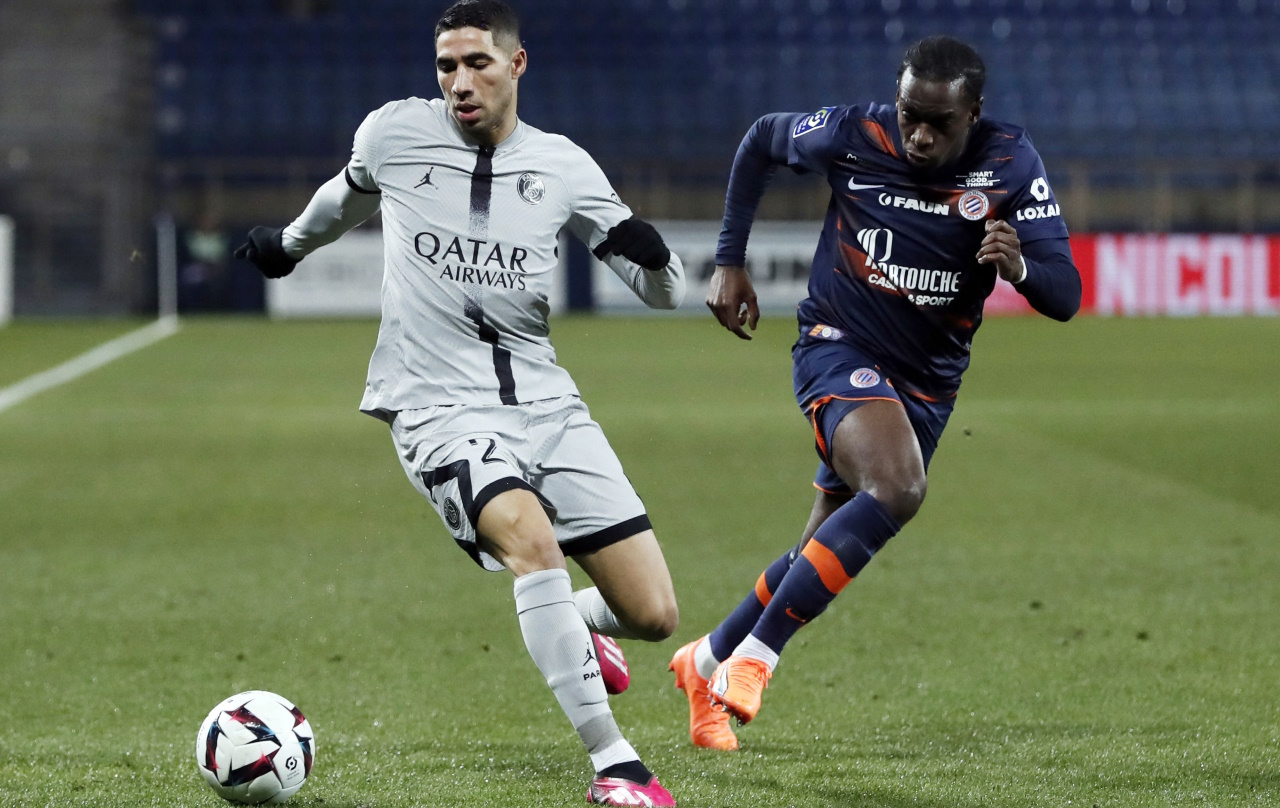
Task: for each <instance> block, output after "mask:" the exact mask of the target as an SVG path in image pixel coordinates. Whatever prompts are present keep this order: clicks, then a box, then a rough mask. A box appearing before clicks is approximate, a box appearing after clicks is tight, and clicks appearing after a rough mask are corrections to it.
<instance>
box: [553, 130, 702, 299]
mask: <svg viewBox="0 0 1280 808" xmlns="http://www.w3.org/2000/svg"><path fill="white" fill-rule="evenodd" d="M573 149H574V150H576V152H577V154H576V155H573V159H572V160H571V161H569V162H568V163H566V164H565V166H564V169H563V174H562V175H561V179H563V180H564V182H565V185H566V186H567V190H568V193H569V197H570V199H571V200H572V205H573V212H572V214H571V215H570V217H569V223H568V228H569V232H570V233H572V234H573V235H574V236H576V237H577V238H578V239H579V240H580V241H582V243H583V244H586V245H587V249H589V250H594V249H595V248H596V247H597V246H598V245H599V244H600V242H602V241H604V239H605V236H607V235H608V233H609V229H610V228H612V227H613V226H614V225H616V224H618V223H619V222H621V221H623V220H624V219H629V218H631V208H629V207H627V206H626V205H625V204H624V203H623V202H622V200H621V199H619V198H618V194H617V192H616V191H614V190H613V186H612V185H610V183H609V180H608V178H607V177H605V175H604V172H603V171H601V170H600V166H598V165H596V161H595V160H593V159H591V155H589V154H587V153H586V152H585V151H583V150H582V149H580V148H578V147H577V146H574V147H573ZM570 154H571V153H570ZM602 260H603V261H604V262H605V264H607V265H608V267H609V268H610V269H612V270H613V272H614V274H615V275H617V276H618V277H619V278H621V279H622V282H623V283H625V284H627V286H629V287H630V288H631V291H633V292H635V294H636V296H637V297H639V298H640V299H641V300H643V301H644V302H645V305H647V306H649V307H650V308H654V309H674V308H676V307H677V306H679V305H680V302H681V301H682V300H683V299H684V292H685V281H684V266H683V264H681V262H680V257H679V256H678V255H676V254H675V253H674V252H673V253H671V260H670V261H669V262H668V263H667V266H666V267H664V268H662V269H660V270H657V271H653V270H647V269H645V268H644V267H641V266H638V265H637V264H634V263H632V262H631V261H628V260H627V259H625V258H623V257H622V256H620V255H612V254H610V255H606V256H605V257H604V258H603V259H602Z"/></svg>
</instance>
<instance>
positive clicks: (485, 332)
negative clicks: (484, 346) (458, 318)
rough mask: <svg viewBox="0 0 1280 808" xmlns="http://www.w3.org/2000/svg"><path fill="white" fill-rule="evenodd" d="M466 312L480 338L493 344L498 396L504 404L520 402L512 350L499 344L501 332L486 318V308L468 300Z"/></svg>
mask: <svg viewBox="0 0 1280 808" xmlns="http://www.w3.org/2000/svg"><path fill="white" fill-rule="evenodd" d="M465 314H466V315H467V317H468V318H469V319H470V320H471V322H473V323H475V324H476V328H477V329H479V331H480V339H482V340H483V341H485V342H487V343H489V344H490V345H492V346H493V371H494V373H496V374H497V375H498V398H499V399H500V400H501V401H502V403H503V404H519V403H520V402H519V401H517V400H516V377H515V376H514V375H513V374H512V373H511V351H508V350H507V349H506V348H503V347H502V346H501V345H499V344H498V339H499V337H500V334H499V333H498V329H496V328H494V327H493V323H490V322H486V321H485V319H484V309H483V308H481V306H480V305H479V304H477V303H475V302H473V301H468V303H467V307H466V310H465Z"/></svg>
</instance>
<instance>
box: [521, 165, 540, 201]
mask: <svg viewBox="0 0 1280 808" xmlns="http://www.w3.org/2000/svg"><path fill="white" fill-rule="evenodd" d="M516 190H517V191H519V192H520V198H521V199H523V200H524V201H525V202H528V203H529V204H530V205H536V204H538V203H539V202H541V201H542V196H543V194H545V193H546V186H544V185H543V184H542V177H539V176H538V175H537V174H534V173H533V172H532V171H526V172H525V173H523V174H521V175H520V179H518V180H516Z"/></svg>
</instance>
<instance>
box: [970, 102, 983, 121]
mask: <svg viewBox="0 0 1280 808" xmlns="http://www.w3.org/2000/svg"><path fill="white" fill-rule="evenodd" d="M984 100H986V99H984V98H982V97H979V98H978V100H977V101H974V102H973V106H972V107H970V108H969V125H970V126H972V125H974V124H975V123H977V122H978V119H979V118H981V117H982V102H983V101H984Z"/></svg>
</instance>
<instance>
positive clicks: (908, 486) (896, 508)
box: [868, 474, 929, 525]
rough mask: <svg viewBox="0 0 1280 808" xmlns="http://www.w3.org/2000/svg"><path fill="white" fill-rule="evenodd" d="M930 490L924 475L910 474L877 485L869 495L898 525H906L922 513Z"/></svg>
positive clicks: (871, 489)
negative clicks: (926, 495)
mask: <svg viewBox="0 0 1280 808" xmlns="http://www.w3.org/2000/svg"><path fill="white" fill-rule="evenodd" d="M928 490H929V483H928V480H927V479H926V478H925V476H924V475H923V474H910V475H906V476H904V477H902V478H898V479H894V480H889V481H885V482H883V483H881V484H878V485H875V486H873V487H871V488H870V489H869V490H868V493H869V494H871V496H873V497H875V498H876V501H878V502H879V503H880V505H881V506H882V507H883V508H884V509H885V510H886V511H888V512H889V514H890V515H891V516H892V517H893V518H894V519H896V520H897V522H898V524H901V525H905V524H906V523H907V522H909V521H911V519H912V518H913V517H915V515H916V514H917V513H918V512H919V511H920V506H921V505H923V504H924V497H925V494H926V493H927V492H928Z"/></svg>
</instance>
